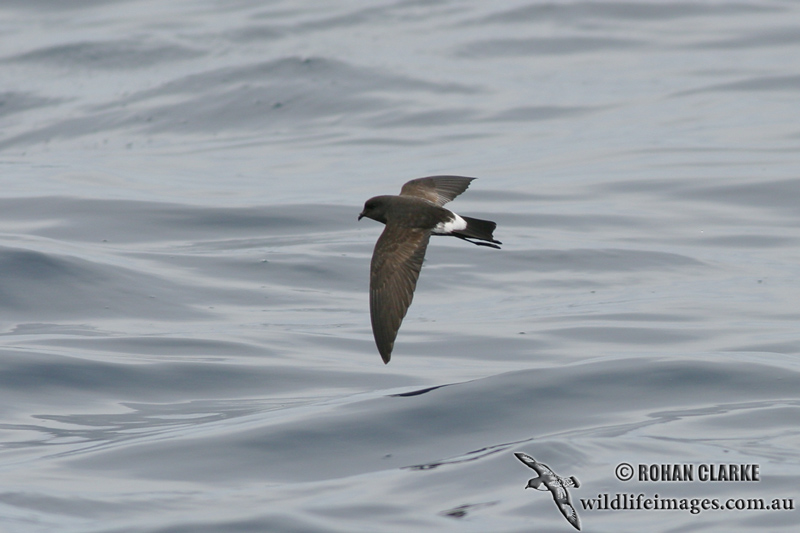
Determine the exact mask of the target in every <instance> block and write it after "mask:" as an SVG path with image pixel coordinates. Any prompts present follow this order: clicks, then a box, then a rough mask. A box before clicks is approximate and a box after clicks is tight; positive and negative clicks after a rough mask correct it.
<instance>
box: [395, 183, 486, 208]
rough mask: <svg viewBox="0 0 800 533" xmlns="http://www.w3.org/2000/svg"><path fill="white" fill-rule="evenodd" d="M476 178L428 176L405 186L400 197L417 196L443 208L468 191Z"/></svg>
mask: <svg viewBox="0 0 800 533" xmlns="http://www.w3.org/2000/svg"><path fill="white" fill-rule="evenodd" d="M474 179H475V178H465V177H463V176H428V177H427V178H417V179H415V180H411V181H409V182H407V183H406V184H405V185H403V188H402V189H400V196H416V197H417V198H424V199H425V200H428V201H429V202H433V203H434V204H436V205H438V206H442V205H444V204H446V203H447V202H449V201H451V200H452V199H453V198H455V197H456V196H458V195H459V194H461V193H462V192H464V191H466V190H467V187H469V184H470V182H471V181H472V180H474Z"/></svg>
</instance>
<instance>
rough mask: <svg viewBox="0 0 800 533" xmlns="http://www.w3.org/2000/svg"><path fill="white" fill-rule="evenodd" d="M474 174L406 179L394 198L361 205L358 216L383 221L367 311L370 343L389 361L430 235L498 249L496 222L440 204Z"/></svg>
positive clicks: (463, 185)
mask: <svg viewBox="0 0 800 533" xmlns="http://www.w3.org/2000/svg"><path fill="white" fill-rule="evenodd" d="M474 179H475V178H464V177H461V176H430V177H427V178H418V179H415V180H411V181H409V182H408V183H406V184H405V185H403V188H402V189H400V195H399V196H390V195H386V196H376V197H374V198H370V199H369V200H367V201H366V203H365V204H364V210H363V211H361V214H360V215H358V220H361V219H362V218H364V217H367V218H371V219H372V220H377V221H378V222H382V223H383V224H386V227H385V228H384V230H383V233H381V236H380V237H379V238H378V242H377V243H376V244H375V250H374V251H373V253H372V263H371V266H370V277H369V310H370V317H371V319H372V334H373V336H374V337H375V344H376V345H377V346H378V351H379V352H380V354H381V358H383V362H384V363H388V362H389V359H391V357H392V349H393V348H394V341H395V339H396V338H397V331H398V330H399V329H400V324H401V323H402V322H403V317H405V316H406V311H408V306H409V305H411V299H412V298H413V297H414V288H415V287H416V286H417V279H418V278H419V271H420V269H421V268H422V260H423V258H424V257H425V250H426V248H427V247H428V240H429V239H430V236H431V235H450V236H453V237H458V238H459V239H463V240H465V241H467V242H471V243H472V244H477V245H479V246H489V247H491V248H498V249H499V248H500V247H499V246H497V245H498V244H503V243H501V242H500V241H496V240H495V239H494V237H493V236H492V232H493V231H494V229H495V227H497V224H495V223H494V222H490V221H488V220H480V219H477V218H470V217H462V216H458V215H457V214H455V213H453V212H452V211H448V210H447V209H445V208H444V207H442V206H443V205H444V204H446V203H447V202H449V201H450V200H452V199H453V198H455V197H456V196H458V195H459V194H461V193H462V192H464V191H466V190H467V187H469V184H470V182H471V181H472V180H474Z"/></svg>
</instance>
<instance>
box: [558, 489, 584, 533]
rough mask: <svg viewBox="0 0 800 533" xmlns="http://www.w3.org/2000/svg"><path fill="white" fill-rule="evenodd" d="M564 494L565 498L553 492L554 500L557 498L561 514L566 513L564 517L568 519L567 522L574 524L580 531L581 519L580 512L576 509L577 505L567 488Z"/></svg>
mask: <svg viewBox="0 0 800 533" xmlns="http://www.w3.org/2000/svg"><path fill="white" fill-rule="evenodd" d="M564 494H565V496H564V497H563V498H557V497H556V494H555V493H553V500H555V502H556V506H558V510H559V511H561V514H563V515H564V518H566V519H567V522H569V523H570V524H572V527H574V528H575V529H577V530H578V531H580V530H581V520H580V518H578V512H577V511H575V507H574V506H573V505H572V499H571V498H570V497H569V492H567V491H566V490H565V491H564Z"/></svg>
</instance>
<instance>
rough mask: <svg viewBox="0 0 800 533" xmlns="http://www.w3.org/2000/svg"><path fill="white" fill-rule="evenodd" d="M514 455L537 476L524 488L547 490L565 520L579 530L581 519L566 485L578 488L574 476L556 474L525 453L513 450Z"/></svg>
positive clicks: (578, 484) (578, 482) (578, 485)
mask: <svg viewBox="0 0 800 533" xmlns="http://www.w3.org/2000/svg"><path fill="white" fill-rule="evenodd" d="M514 455H515V456H516V457H517V459H519V460H520V461H522V462H523V463H525V465H526V466H528V467H530V468H533V469H534V470H535V471H536V473H537V474H539V475H538V476H536V477H534V478H531V479H529V480H528V484H527V485H526V486H525V488H526V489H536V490H549V491H550V492H551V493H552V494H553V501H554V502H556V506H557V507H558V510H559V511H561V514H563V515H564V518H566V519H567V522H569V523H570V524H572V526H573V527H574V528H575V529H577V530H578V531H580V530H581V520H580V518H578V513H577V511H575V507H574V506H573V505H572V500H571V499H570V497H569V492H568V491H567V487H575V488H578V487H580V486H581V483H580V481H578V478H576V477H575V476H570V477H561V476H559V475H556V473H555V472H553V471H552V470H551V469H550V467H549V466H547V465H546V464H544V463H540V462H538V461H537V460H536V459H534V458H533V457H531V456H530V455H528V454H527V453H522V452H515V453H514Z"/></svg>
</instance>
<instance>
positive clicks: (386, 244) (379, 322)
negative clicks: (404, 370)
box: [369, 224, 431, 363]
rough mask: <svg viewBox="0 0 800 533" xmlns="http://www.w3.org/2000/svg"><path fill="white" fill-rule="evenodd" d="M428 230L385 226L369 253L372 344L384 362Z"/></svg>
mask: <svg viewBox="0 0 800 533" xmlns="http://www.w3.org/2000/svg"><path fill="white" fill-rule="evenodd" d="M430 235H431V234H430V231H429V230H423V229H416V228H404V227H401V226H396V225H393V224H387V225H386V228H385V229H384V230H383V233H382V234H381V236H380V238H379V239H378V242H377V243H376V244H375V251H374V252H373V254H372V265H371V268H370V282H369V307H370V317H371V318H372V334H373V335H374V336H375V344H377V346H378V351H379V352H380V354H381V357H382V358H383V362H384V363H388V362H389V359H390V358H391V356H392V348H393V347H394V340H395V338H397V331H398V330H399V329H400V324H401V323H402V322H403V317H405V316H406V311H408V306H409V305H411V300H412V299H413V297H414V289H415V288H416V286H417V279H418V278H419V271H420V269H421V268H422V260H423V259H424V257H425V250H426V248H427V247H428V241H429V239H430Z"/></svg>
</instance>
